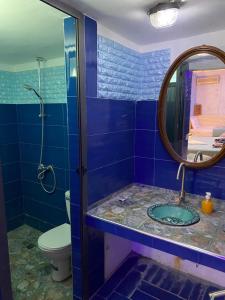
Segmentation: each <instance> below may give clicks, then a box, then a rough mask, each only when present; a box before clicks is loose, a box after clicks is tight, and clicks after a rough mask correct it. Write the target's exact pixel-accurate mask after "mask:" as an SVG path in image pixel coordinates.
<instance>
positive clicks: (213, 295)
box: [209, 290, 225, 300]
mask: <svg viewBox="0 0 225 300" xmlns="http://www.w3.org/2000/svg"><path fill="white" fill-rule="evenodd" d="M220 296H225V290H223V291H218V292H214V293H210V294H209V298H210V300H214V299H215V298H217V297H220Z"/></svg>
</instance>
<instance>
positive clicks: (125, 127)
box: [87, 98, 135, 204]
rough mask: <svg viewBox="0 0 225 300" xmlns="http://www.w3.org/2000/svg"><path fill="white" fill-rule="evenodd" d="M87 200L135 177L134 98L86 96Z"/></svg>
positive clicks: (124, 184) (96, 199) (107, 192)
mask: <svg viewBox="0 0 225 300" xmlns="http://www.w3.org/2000/svg"><path fill="white" fill-rule="evenodd" d="M87 118H88V124H87V126H88V201H89V204H93V203H94V202H96V201H98V200H100V199H102V198H104V197H106V196H108V195H109V194H111V193H113V192H115V191H116V190H117V189H120V188H122V187H124V186H126V185H128V184H130V183H131V182H133V176H134V161H133V157H134V133H135V131H134V125H135V123H134V120H135V105H134V102H133V101H126V100H124V101H115V100H111V99H104V100H101V99H96V98H95V99H93V98H88V99H87Z"/></svg>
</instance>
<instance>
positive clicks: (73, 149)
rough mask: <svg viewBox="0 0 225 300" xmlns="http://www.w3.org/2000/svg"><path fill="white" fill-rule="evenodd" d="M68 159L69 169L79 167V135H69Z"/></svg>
mask: <svg viewBox="0 0 225 300" xmlns="http://www.w3.org/2000/svg"><path fill="white" fill-rule="evenodd" d="M69 161H70V168H71V170H77V168H78V167H79V135H77V134H70V135H69Z"/></svg>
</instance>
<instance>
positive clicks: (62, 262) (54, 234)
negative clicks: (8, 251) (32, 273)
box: [38, 191, 71, 281]
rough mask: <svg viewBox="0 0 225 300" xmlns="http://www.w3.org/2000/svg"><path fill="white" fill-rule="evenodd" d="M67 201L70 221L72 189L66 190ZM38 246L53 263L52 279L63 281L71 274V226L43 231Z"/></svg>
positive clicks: (66, 225)
mask: <svg viewBox="0 0 225 300" xmlns="http://www.w3.org/2000/svg"><path fill="white" fill-rule="evenodd" d="M65 201H66V209H67V214H68V218H69V221H70V191H66V192H65ZM38 247H39V249H40V250H41V251H42V253H43V255H45V256H46V257H47V258H48V259H49V261H50V263H51V265H52V279H53V280H54V281H63V280H65V279H66V278H68V277H70V276H71V227H70V224H67V223H65V224H62V225H59V226H57V227H55V228H53V229H51V230H48V231H47V232H45V233H43V234H42V235H41V236H40V237H39V239H38Z"/></svg>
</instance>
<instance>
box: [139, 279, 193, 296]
mask: <svg viewBox="0 0 225 300" xmlns="http://www.w3.org/2000/svg"><path fill="white" fill-rule="evenodd" d="M139 289H140V290H141V291H143V292H145V293H146V294H148V295H149V296H153V297H156V298H158V299H160V300H182V299H183V298H181V297H179V296H176V295H175V294H172V293H170V292H169V291H165V290H162V289H160V288H159V287H156V286H155V285H153V284H149V283H147V282H144V281H142V283H141V285H140V286H139ZM193 299H197V298H193Z"/></svg>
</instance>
